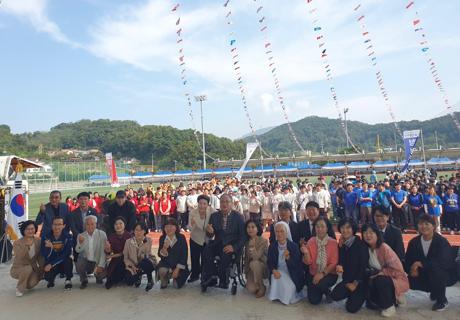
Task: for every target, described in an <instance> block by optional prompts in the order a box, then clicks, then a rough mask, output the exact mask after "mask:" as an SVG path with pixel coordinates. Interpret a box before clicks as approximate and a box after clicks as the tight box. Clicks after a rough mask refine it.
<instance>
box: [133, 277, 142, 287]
mask: <svg viewBox="0 0 460 320" xmlns="http://www.w3.org/2000/svg"><path fill="white" fill-rule="evenodd" d="M134 286H135V287H136V288H139V287H140V286H141V279H139V280H136V282H134Z"/></svg>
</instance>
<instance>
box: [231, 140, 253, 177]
mask: <svg viewBox="0 0 460 320" xmlns="http://www.w3.org/2000/svg"><path fill="white" fill-rule="evenodd" d="M258 146H259V143H258V142H251V143H248V144H247V145H246V159H244V162H243V165H242V166H241V168H240V170H238V173H237V174H236V176H235V178H237V179H238V180H240V179H241V177H242V176H243V171H244V168H246V165H247V164H248V161H249V159H251V156H252V154H253V153H254V151H256V149H257V147H258Z"/></svg>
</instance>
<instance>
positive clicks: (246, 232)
mask: <svg viewBox="0 0 460 320" xmlns="http://www.w3.org/2000/svg"><path fill="white" fill-rule="evenodd" d="M209 202H210V200H209V198H208V197H207V196H204V195H202V196H200V197H199V198H198V208H196V209H195V210H194V211H193V212H191V214H190V217H191V219H190V230H191V234H190V239H191V240H190V248H191V260H192V270H191V271H189V268H188V244H187V240H186V238H185V236H184V235H183V234H182V233H181V232H180V226H179V225H178V223H177V221H176V220H175V219H173V218H169V219H167V220H166V221H165V224H164V225H163V234H162V235H161V237H160V239H159V244H158V245H155V247H156V246H158V252H157V254H156V255H155V254H153V246H154V245H153V243H152V239H151V238H150V237H149V236H148V235H147V228H146V226H145V225H143V224H142V223H137V224H135V225H134V226H133V228H132V231H131V232H129V231H127V230H126V224H127V222H126V220H125V218H123V217H121V216H120V217H117V218H114V219H112V222H113V225H111V226H110V230H111V231H110V233H109V235H108V236H107V235H106V232H104V231H102V230H100V229H98V225H99V224H98V217H97V216H96V215H86V216H85V217H84V218H83V222H84V231H83V232H81V233H79V234H78V235H73V234H71V232H70V229H69V228H68V226H66V219H65V218H63V217H61V216H59V215H56V216H55V217H54V218H53V219H52V221H51V226H47V228H48V230H50V231H49V232H48V233H46V234H43V235H42V237H41V238H38V237H36V232H37V227H36V225H35V223H34V222H33V221H25V222H23V223H22V224H21V225H20V231H21V233H22V238H21V239H19V240H16V241H15V242H14V245H13V249H14V260H13V264H12V267H11V276H12V277H13V278H14V279H17V280H18V282H17V286H16V295H17V296H22V295H23V294H24V293H25V292H26V291H27V290H29V289H32V288H33V287H35V286H36V285H37V284H38V283H39V282H40V280H42V279H44V280H45V281H46V282H47V287H48V288H51V287H54V286H55V279H56V278H57V277H58V276H59V277H61V278H65V280H64V288H65V289H67V290H70V289H71V288H72V277H73V275H74V262H75V270H76V273H77V274H78V276H79V278H80V288H81V289H85V288H86V287H87V286H88V275H89V274H93V275H94V278H95V279H96V283H98V284H100V285H103V284H104V280H105V284H104V285H105V288H107V289H110V288H111V287H112V286H114V285H119V284H121V283H124V284H126V285H128V286H134V287H140V286H141V284H142V279H143V276H144V275H145V277H146V278H147V283H146V285H145V287H144V288H145V290H146V291H149V290H151V289H152V288H153V286H154V283H155V281H159V283H160V288H161V289H165V288H167V287H168V285H170V284H171V283H172V286H173V287H174V288H177V289H180V288H182V287H183V286H184V285H185V283H186V282H187V280H188V282H189V283H191V282H195V281H197V280H201V281H200V286H201V291H202V292H205V291H208V288H215V287H218V288H221V289H226V288H228V287H229V268H230V266H231V265H232V264H233V263H237V262H238V261H239V260H240V259H242V260H243V268H242V270H241V272H242V273H243V274H244V276H245V279H246V289H247V290H248V292H250V293H251V294H253V295H254V296H255V297H257V298H261V297H264V296H266V297H267V298H268V299H269V300H272V301H275V300H278V301H280V302H281V303H283V304H293V303H296V302H298V301H300V300H302V299H304V298H306V299H307V300H308V301H309V303H310V304H312V305H317V304H320V303H321V302H322V301H325V302H326V303H331V302H332V301H341V300H345V309H346V310H347V311H348V312H350V313H355V312H358V311H359V310H360V309H361V308H362V307H363V306H364V305H365V306H366V307H367V308H369V309H373V310H379V311H380V312H381V315H382V316H385V317H390V316H392V315H394V314H395V313H396V307H398V306H405V305H406V304H407V302H406V298H405V294H406V292H407V291H408V290H409V289H412V290H421V291H426V292H429V294H430V298H431V300H432V301H434V304H433V306H432V310H435V311H441V310H444V309H445V308H446V307H447V305H448V301H447V298H446V287H448V286H451V285H453V284H454V283H455V282H456V280H457V276H456V272H457V271H456V265H455V256H456V254H455V253H454V250H453V249H452V247H451V246H450V244H449V242H448V241H447V240H446V239H445V238H444V237H443V236H441V235H440V234H438V233H437V232H436V221H435V220H434V219H433V217H432V216H429V215H423V216H420V217H419V219H418V232H419V234H418V235H417V236H415V237H414V238H412V240H410V241H409V244H408V247H407V251H406V252H405V254H404V252H402V253H399V254H396V253H395V251H398V250H399V251H400V248H401V246H403V244H402V243H401V242H402V237H398V236H397V235H398V233H397V231H395V232H396V237H394V238H393V240H395V239H396V242H395V241H393V242H391V241H388V242H386V241H385V231H386V230H384V229H388V228H393V227H392V226H391V225H384V224H376V225H374V224H365V225H363V226H362V227H361V230H360V231H361V233H360V234H361V236H359V235H357V232H358V226H357V223H356V221H354V220H353V219H352V218H344V219H343V220H341V221H340V222H339V224H338V231H339V232H340V237H339V240H337V239H336V236H335V234H334V232H333V231H332V226H331V223H330V222H329V221H328V220H327V218H326V217H324V216H322V215H320V211H319V206H318V204H317V203H315V202H309V203H308V204H307V205H306V216H307V217H308V219H306V220H304V221H302V222H301V223H299V224H297V223H295V222H294V221H292V219H291V216H292V208H291V205H290V204H289V203H288V202H281V203H280V204H279V215H280V221H278V222H277V223H276V224H274V225H273V226H272V227H271V229H270V233H271V234H270V241H267V240H266V238H265V237H263V236H262V228H261V226H260V224H259V222H258V221H253V220H249V221H247V222H246V224H244V219H243V217H242V215H241V214H240V213H239V212H236V211H234V210H233V209H232V199H231V197H230V196H229V195H227V194H224V195H222V197H221V199H220V210H219V211H216V212H214V213H212V212H211V210H210V207H209ZM381 213H382V211H381V210H378V209H377V210H376V214H377V215H381ZM382 221H383V220H382ZM382 226H383V228H384V229H382ZM42 229H43V228H42ZM43 230H46V229H43ZM157 257H158V258H157ZM72 258H73V259H72ZM157 259H159V260H157ZM154 273H155V276H156V277H155V278H154Z"/></svg>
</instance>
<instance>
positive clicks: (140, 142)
mask: <svg viewBox="0 0 460 320" xmlns="http://www.w3.org/2000/svg"><path fill="white" fill-rule="evenodd" d="M199 138H200V139H201V136H200V137H199ZM205 138H206V152H207V154H209V156H211V157H212V158H221V159H230V158H231V157H234V158H242V157H244V154H245V142H244V141H242V140H238V141H232V140H230V139H227V138H220V137H216V136H215V135H212V134H205ZM200 141H201V140H200ZM40 149H42V150H43V152H40V151H41V150H40ZM61 149H82V150H88V149H99V150H100V151H102V152H104V153H105V152H112V153H113V154H114V156H115V157H116V158H118V159H120V158H121V157H134V158H137V159H139V160H141V162H142V163H151V159H152V156H153V158H154V159H155V166H156V167H159V168H162V169H166V168H173V167H174V160H177V167H178V169H179V168H192V167H199V164H200V161H201V159H202V153H201V149H200V147H199V146H198V142H197V140H196V138H195V136H194V134H193V131H192V130H190V129H189V130H179V129H176V128H173V127H170V126H154V125H146V126H141V125H139V124H138V123H137V122H135V121H111V120H96V121H91V120H81V121H78V122H75V123H62V124H59V125H57V126H55V127H53V128H51V130H50V131H49V132H34V133H23V134H11V132H10V128H9V127H8V126H6V125H1V126H0V152H3V154H16V155H20V156H38V157H40V158H44V159H46V158H47V157H46V153H47V152H48V151H53V150H61ZM39 153H41V154H39ZM207 161H209V162H211V161H210V159H209V158H208V159H207Z"/></svg>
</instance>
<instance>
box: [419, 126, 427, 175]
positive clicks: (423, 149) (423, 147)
mask: <svg viewBox="0 0 460 320" xmlns="http://www.w3.org/2000/svg"><path fill="white" fill-rule="evenodd" d="M420 137H421V138H422V156H423V166H424V168H425V172H426V158H425V143H424V142H423V130H422V129H420Z"/></svg>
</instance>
